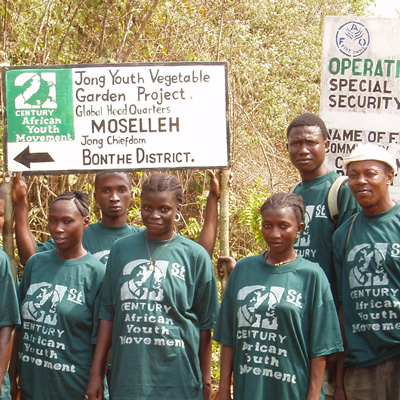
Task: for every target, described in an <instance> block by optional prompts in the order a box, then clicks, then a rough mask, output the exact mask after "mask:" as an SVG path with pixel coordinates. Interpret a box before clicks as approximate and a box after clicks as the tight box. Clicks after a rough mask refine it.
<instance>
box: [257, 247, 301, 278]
mask: <svg viewBox="0 0 400 400" xmlns="http://www.w3.org/2000/svg"><path fill="white" fill-rule="evenodd" d="M264 254H265V252H264V253H262V254H260V257H261V258H262V263H263V267H264V268H265V270H266V271H268V272H269V273H271V274H284V273H286V272H290V271H293V270H294V269H296V268H297V267H298V266H299V265H300V264H301V263H302V262H303V258H302V257H301V256H300V255H297V257H296V259H295V260H294V261H292V262H290V263H288V264H284V265H272V264H268V263H267V262H266V261H265V258H264Z"/></svg>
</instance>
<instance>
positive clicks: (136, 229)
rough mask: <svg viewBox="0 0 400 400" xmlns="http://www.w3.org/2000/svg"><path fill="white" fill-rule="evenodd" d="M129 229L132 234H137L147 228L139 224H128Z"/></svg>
mask: <svg viewBox="0 0 400 400" xmlns="http://www.w3.org/2000/svg"><path fill="white" fill-rule="evenodd" d="M128 229H129V231H130V232H131V234H132V235H133V234H135V233H140V232H143V231H144V230H145V229H146V228H142V227H139V226H135V225H128Z"/></svg>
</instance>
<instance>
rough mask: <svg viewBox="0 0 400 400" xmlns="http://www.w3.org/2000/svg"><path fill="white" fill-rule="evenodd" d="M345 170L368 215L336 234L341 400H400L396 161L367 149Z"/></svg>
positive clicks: (362, 147)
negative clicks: (393, 187)
mask: <svg viewBox="0 0 400 400" xmlns="http://www.w3.org/2000/svg"><path fill="white" fill-rule="evenodd" d="M344 166H345V168H346V169H347V175H348V177H349V186H350V189H351V191H352V193H353V195H354V197H355V198H356V200H357V201H358V203H359V204H360V205H361V207H362V211H360V212H359V213H358V214H356V215H355V217H353V218H350V219H349V220H347V221H346V222H345V223H344V224H343V225H342V226H341V227H340V228H339V229H338V230H337V231H336V232H335V234H334V236H333V251H334V262H335V269H336V273H337V281H338V292H339V300H340V301H341V308H340V316H341V324H342V327H343V330H344V339H345V342H347V346H346V350H345V356H344V359H343V358H342V360H341V362H340V363H339V366H338V374H337V383H336V392H335V397H334V398H335V399H336V400H339V399H347V400H358V399H363V400H385V399H386V400H400V205H399V204H396V203H395V202H393V201H392V200H391V198H390V195H389V186H390V185H391V184H392V183H393V178H394V175H395V173H396V171H397V165H396V160H395V159H394V157H392V156H391V155H390V153H389V152H388V151H386V150H385V149H383V148H381V147H378V146H375V145H372V144H365V145H364V144H363V145H359V146H358V147H357V148H356V149H355V150H354V151H353V152H352V153H351V154H350V156H349V157H347V158H345V159H344ZM344 366H345V368H343V367H344Z"/></svg>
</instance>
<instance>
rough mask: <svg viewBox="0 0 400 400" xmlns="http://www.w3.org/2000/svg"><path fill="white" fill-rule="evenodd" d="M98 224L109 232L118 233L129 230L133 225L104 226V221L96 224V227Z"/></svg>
mask: <svg viewBox="0 0 400 400" xmlns="http://www.w3.org/2000/svg"><path fill="white" fill-rule="evenodd" d="M96 224H100V226H101V227H102V228H104V229H108V230H110V231H118V230H121V231H123V230H125V229H129V227H130V226H131V225H129V224H125V225H119V226H110V225H104V224H103V222H102V221H98V222H96V223H95V224H94V225H96Z"/></svg>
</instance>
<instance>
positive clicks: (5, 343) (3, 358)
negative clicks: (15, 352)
mask: <svg viewBox="0 0 400 400" xmlns="http://www.w3.org/2000/svg"><path fill="white" fill-rule="evenodd" d="M13 331H14V327H13V326H3V327H1V328H0V388H1V385H2V384H3V379H4V375H5V373H6V371H7V367H8V362H9V360H10V356H11V349H12V339H13Z"/></svg>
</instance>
